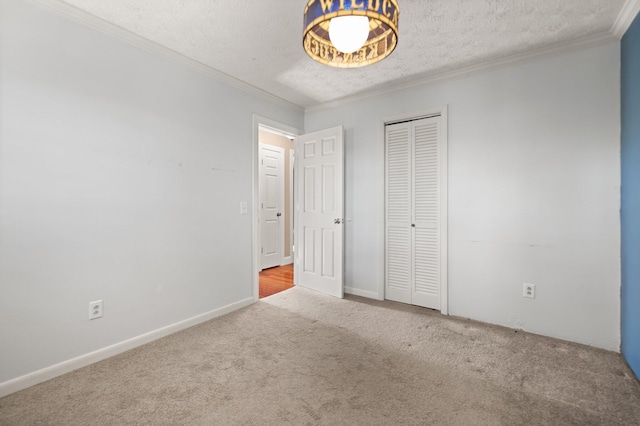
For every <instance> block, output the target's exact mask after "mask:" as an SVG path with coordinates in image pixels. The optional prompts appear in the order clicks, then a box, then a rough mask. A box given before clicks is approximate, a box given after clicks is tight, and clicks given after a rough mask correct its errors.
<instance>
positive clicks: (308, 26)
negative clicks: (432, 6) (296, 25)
mask: <svg viewBox="0 0 640 426" xmlns="http://www.w3.org/2000/svg"><path fill="white" fill-rule="evenodd" d="M399 14H400V9H399V8H398V2H397V0H309V2H308V3H307V7H306V8H305V9H304V33H303V46H304V50H305V51H306V52H307V54H308V55H309V56H311V57H312V58H313V59H315V60H316V61H318V62H320V63H322V64H325V65H329V66H332V67H339V68H357V67H363V66H365V65H370V64H374V63H376V62H378V61H381V60H383V59H384V58H386V57H387V56H389V54H391V52H392V51H393V49H395V47H396V45H397V44H398V15H399Z"/></svg>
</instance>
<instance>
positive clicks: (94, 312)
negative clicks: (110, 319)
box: [89, 300, 102, 320]
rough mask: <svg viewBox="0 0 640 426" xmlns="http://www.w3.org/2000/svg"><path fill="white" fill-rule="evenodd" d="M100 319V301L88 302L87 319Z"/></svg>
mask: <svg viewBox="0 0 640 426" xmlns="http://www.w3.org/2000/svg"><path fill="white" fill-rule="evenodd" d="M98 318H102V300H96V301H93V302H89V319H90V320H94V319H98Z"/></svg>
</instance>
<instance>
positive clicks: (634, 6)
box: [611, 0, 640, 40]
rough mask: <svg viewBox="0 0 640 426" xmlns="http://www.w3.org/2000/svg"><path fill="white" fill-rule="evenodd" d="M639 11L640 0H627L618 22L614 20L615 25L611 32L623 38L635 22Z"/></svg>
mask: <svg viewBox="0 0 640 426" xmlns="http://www.w3.org/2000/svg"><path fill="white" fill-rule="evenodd" d="M638 12H640V0H627V2H626V3H625V4H624V6H623V7H622V10H621V11H620V14H619V15H618V18H617V19H616V22H614V24H613V27H611V33H612V34H613V35H614V36H615V37H616V38H618V40H620V39H622V37H623V36H624V33H626V32H627V30H628V29H629V27H630V26H631V24H632V23H633V20H634V19H635V18H636V16H638Z"/></svg>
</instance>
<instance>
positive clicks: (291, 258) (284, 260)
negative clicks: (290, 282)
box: [280, 256, 293, 266]
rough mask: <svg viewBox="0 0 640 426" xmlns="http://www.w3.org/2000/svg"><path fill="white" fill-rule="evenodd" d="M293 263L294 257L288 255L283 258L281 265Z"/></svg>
mask: <svg viewBox="0 0 640 426" xmlns="http://www.w3.org/2000/svg"><path fill="white" fill-rule="evenodd" d="M292 263H293V257H291V256H287V257H284V258H282V264H281V265H280V266H284V265H290V264H292Z"/></svg>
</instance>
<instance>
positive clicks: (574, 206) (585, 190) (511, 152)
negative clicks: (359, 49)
mask: <svg viewBox="0 0 640 426" xmlns="http://www.w3.org/2000/svg"><path fill="white" fill-rule="evenodd" d="M425 54H428V52H427V53H425ZM442 105H448V108H449V109H448V114H449V124H448V131H449V164H448V165H449V204H448V207H449V240H448V243H449V252H448V255H449V309H450V311H449V313H450V314H452V315H459V316H462V317H469V318H473V319H477V320H481V321H486V322H490V323H495V324H501V325H505V326H509V327H515V328H522V329H525V330H528V331H532V332H535V333H540V334H545V335H548V336H554V337H559V338H562V339H567V340H572V341H576V342H581V343H586V344H590V345H594V346H598V347H602V348H606V349H611V350H616V351H618V350H619V349H620V219H619V209H620V44H619V43H611V44H608V45H605V46H601V47H596V48H591V49H588V50H582V51H579V52H573V53H567V54H564V55H563V56H555V57H548V58H542V59H538V60H535V61H532V62H529V63H525V64H522V65H516V66H510V67H507V68H502V69H497V70H492V71H486V72H483V73H480V74H474V75H472V76H469V77H466V78H460V79H456V80H449V81H446V82H442V83H439V84H433V85H426V86H421V87H414V88H411V89H407V90H396V91H393V92H390V93H388V94H387V95H382V96H377V97H373V98H369V99H362V100H359V101H352V102H349V103H346V104H343V105H342V106H337V107H333V108H327V109H316V110H314V111H307V113H306V114H305V131H307V132H311V131H314V130H319V129H323V128H327V127H332V126H335V125H338V124H343V125H344V126H345V130H346V140H345V147H346V148H345V149H346V212H347V213H346V215H347V220H349V219H351V222H347V224H346V286H347V287H348V288H349V291H351V292H354V293H357V294H362V295H369V296H372V297H382V296H383V292H382V288H383V283H384V268H383V259H384V228H383V223H384V140H383V133H382V129H383V127H382V122H383V118H385V117H390V116H397V115H402V114H405V115H407V116H410V115H411V114H413V113H415V112H420V111H423V110H425V109H429V108H433V107H438V106H442ZM372 259H374V260H378V262H377V266H374V265H375V263H374V262H372ZM523 283H533V284H536V293H537V295H536V299H533V300H532V299H524V298H523V297H522V286H523Z"/></svg>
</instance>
